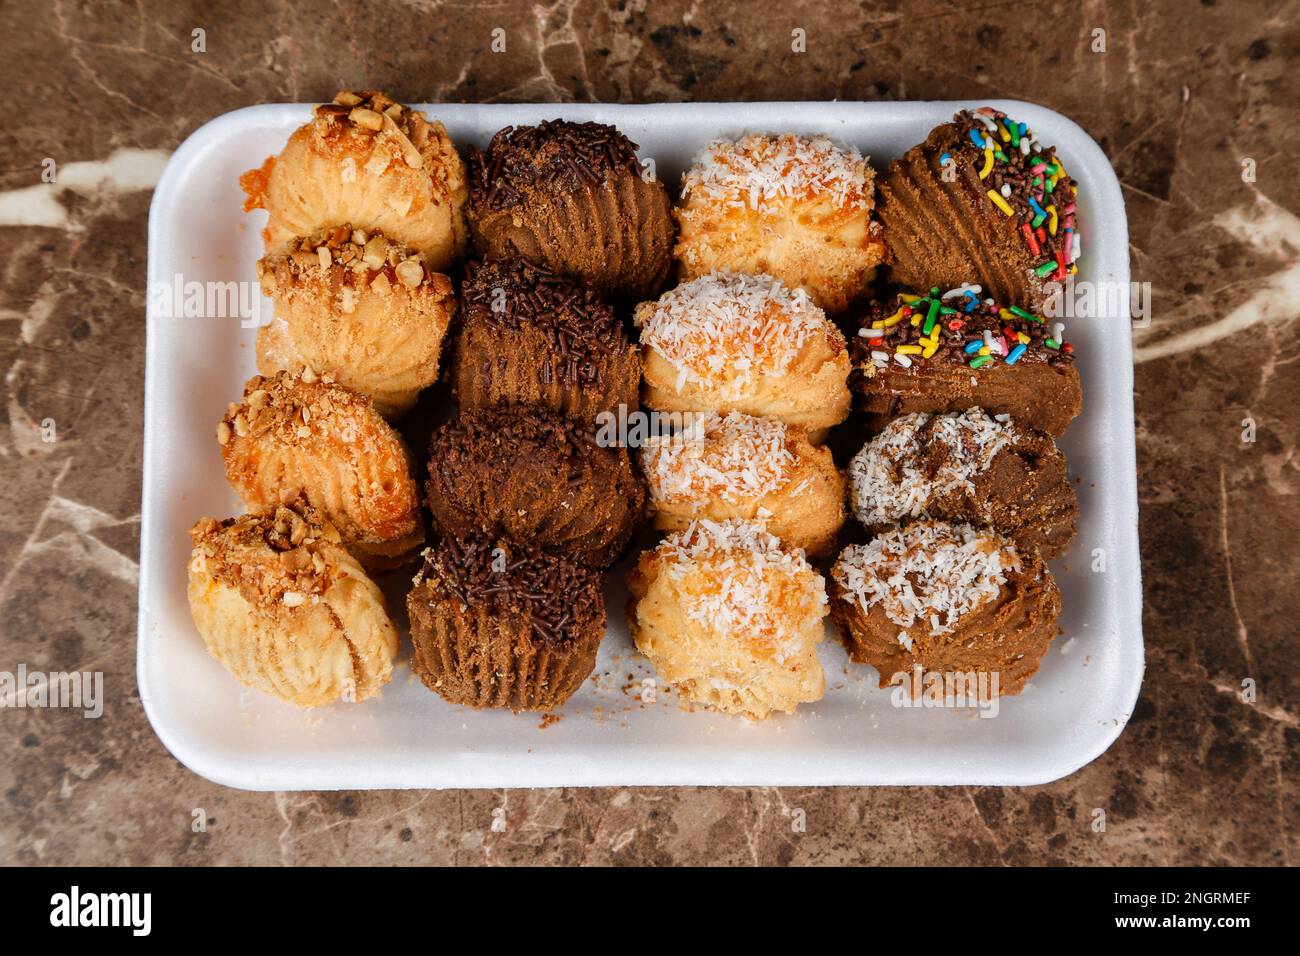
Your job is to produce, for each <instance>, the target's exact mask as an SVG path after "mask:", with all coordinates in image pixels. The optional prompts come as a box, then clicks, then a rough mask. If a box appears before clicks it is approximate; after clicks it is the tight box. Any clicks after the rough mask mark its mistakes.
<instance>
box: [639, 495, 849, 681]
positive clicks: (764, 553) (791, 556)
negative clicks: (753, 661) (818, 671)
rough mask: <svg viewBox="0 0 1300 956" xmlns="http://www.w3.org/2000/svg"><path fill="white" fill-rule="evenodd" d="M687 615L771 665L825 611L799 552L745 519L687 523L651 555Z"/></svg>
mask: <svg viewBox="0 0 1300 956" xmlns="http://www.w3.org/2000/svg"><path fill="white" fill-rule="evenodd" d="M655 552H656V554H657V555H659V556H660V557H662V558H666V559H667V561H666V565H665V571H664V573H665V574H667V575H668V577H669V580H671V581H673V582H674V584H675V585H676V587H677V589H678V592H679V593H680V594H681V595H682V598H683V610H684V611H685V612H686V615H687V617H689V618H690V619H691V620H693V621H697V622H699V623H700V624H702V625H704V626H705V627H707V628H709V629H710V630H711V631H713V632H715V633H719V634H726V635H728V636H731V637H737V638H741V639H744V640H747V641H749V642H751V643H754V644H758V645H760V646H763V647H764V648H766V649H768V650H770V651H771V652H772V653H773V654H774V656H775V657H776V659H777V660H778V661H783V660H785V659H786V658H787V657H789V656H791V655H793V654H796V653H798V652H799V650H800V646H801V633H800V632H801V629H802V628H804V627H806V625H807V623H808V621H809V620H810V619H812V620H816V619H819V618H820V617H822V616H823V615H824V614H825V613H826V582H825V581H824V580H823V579H822V576H821V575H820V574H818V573H817V572H816V571H814V570H813V568H812V565H810V564H809V563H808V561H807V559H806V558H804V555H803V552H802V551H801V550H799V549H792V550H786V549H783V548H782V547H781V542H780V541H778V540H777V538H776V536H775V535H772V534H769V533H768V532H767V531H766V530H764V528H763V527H762V525H759V524H756V523H754V522H751V521H741V520H739V519H734V518H733V519H728V520H726V521H708V520H705V519H701V520H699V521H693V522H691V524H690V526H689V527H687V528H686V529H685V530H684V531H678V532H677V533H675V534H671V535H669V536H668V537H667V538H665V539H664V540H663V542H661V543H660V545H659V546H658V547H657V548H656V549H655Z"/></svg>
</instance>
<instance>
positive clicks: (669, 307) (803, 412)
mask: <svg viewBox="0 0 1300 956" xmlns="http://www.w3.org/2000/svg"><path fill="white" fill-rule="evenodd" d="M635 319H636V324H637V325H638V326H639V327H640V329H641V345H642V353H643V354H642V359H643V364H644V375H645V386H644V388H643V390H642V396H641V397H642V401H643V402H644V404H645V405H647V406H648V407H650V408H653V409H657V410H659V411H668V412H673V411H738V412H744V413H746V414H748V415H756V416H760V417H763V416H765V417H770V418H779V419H781V420H782V421H784V422H786V423H788V424H791V425H802V426H803V427H804V428H807V429H808V431H809V432H810V433H811V440H813V441H820V440H821V436H822V435H823V434H824V433H825V430H826V429H827V428H829V427H830V426H831V425H836V424H839V423H840V422H842V421H843V420H844V419H845V418H846V417H848V414H849V402H850V398H849V389H848V385H847V382H848V377H849V353H848V349H847V348H846V346H845V343H844V336H843V335H842V334H841V333H840V330H839V329H837V328H836V327H835V326H834V325H832V324H831V323H830V322H829V321H827V319H826V314H825V313H824V312H823V311H822V310H821V309H820V308H818V307H817V306H816V305H814V304H813V303H812V302H811V301H809V299H808V297H807V296H806V295H805V294H803V293H802V292H799V291H798V290H793V289H791V288H790V287H789V286H787V285H786V284H785V283H783V282H782V281H781V280H780V279H773V278H772V277H771V276H766V275H759V276H751V275H744V274H741V273H732V272H720V273H716V274H712V275H707V276H701V277H700V278H698V279H693V280H691V281H690V282H687V283H684V284H682V285H679V286H678V287H677V288H675V289H672V290H670V291H668V292H665V293H664V294H663V295H662V296H660V297H659V299H658V301H655V302H643V303H641V305H639V306H637V309H636V316H635Z"/></svg>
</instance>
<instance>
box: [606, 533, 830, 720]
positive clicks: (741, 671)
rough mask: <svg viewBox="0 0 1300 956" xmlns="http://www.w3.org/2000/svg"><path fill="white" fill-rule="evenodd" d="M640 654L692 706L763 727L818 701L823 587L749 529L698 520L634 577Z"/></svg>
mask: <svg viewBox="0 0 1300 956" xmlns="http://www.w3.org/2000/svg"><path fill="white" fill-rule="evenodd" d="M628 588H629V589H630V591H631V592H632V600H631V602H630V603H629V605H628V624H629V627H630V629H631V631H632V637H633V639H634V640H635V641H636V646H637V649H638V650H640V651H641V653H643V654H645V656H646V657H648V658H650V662H651V663H652V664H654V667H655V670H656V671H657V672H658V673H659V676H660V677H662V678H663V679H664V680H666V681H669V682H670V683H672V684H674V685H675V686H676V687H677V688H678V690H679V692H680V693H681V694H682V696H683V697H684V698H685V699H687V700H690V701H693V702H695V703H699V704H705V705H707V706H710V707H714V708H717V709H718V710H720V711H723V712H724V713H729V714H741V715H744V716H746V717H749V718H751V719H754V720H760V719H762V718H764V717H766V716H767V715H768V714H770V713H771V712H772V711H773V710H780V711H784V712H786V713H792V712H793V711H794V709H795V708H796V707H797V706H798V705H799V704H802V703H809V702H811V701H815V700H820V699H821V696H822V693H823V691H824V690H825V686H826V680H825V676H824V675H823V673H822V666H821V662H820V661H819V660H818V659H817V645H818V644H819V643H820V642H821V640H822V634H823V626H822V618H824V617H825V616H826V586H825V582H824V581H823V580H822V577H821V575H819V574H818V573H817V572H816V571H815V570H813V568H812V566H811V565H809V564H808V562H807V561H806V560H805V559H804V557H803V555H802V554H801V553H800V552H798V551H794V550H789V549H785V548H782V547H781V543H780V542H779V541H778V540H777V539H776V537H775V536H774V535H771V534H769V533H768V532H766V531H764V530H763V529H762V527H760V526H759V525H757V524H754V523H752V522H747V521H739V520H728V521H721V522H715V521H707V520H704V521H697V522H694V523H692V524H691V525H690V526H689V527H687V528H686V529H685V530H684V531H679V532H676V533H674V534H672V535H669V536H668V537H667V538H666V539H664V541H663V542H662V543H661V544H660V545H659V546H658V547H657V548H654V549H653V550H651V551H647V552H645V553H644V554H642V555H641V558H640V560H639V561H638V562H637V564H636V566H635V567H634V568H633V569H632V570H631V571H630V572H629V573H628Z"/></svg>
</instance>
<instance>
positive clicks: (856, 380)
mask: <svg viewBox="0 0 1300 956" xmlns="http://www.w3.org/2000/svg"><path fill="white" fill-rule="evenodd" d="M981 292H982V289H981V287H980V286H979V285H971V284H964V285H960V286H956V287H954V288H952V289H949V290H947V291H946V292H945V291H941V288H940V287H938V286H933V287H931V288H930V290H929V291H928V292H924V293H921V294H916V293H909V292H904V293H900V294H899V296H898V297H897V299H896V300H894V301H892V302H874V303H872V306H871V308H870V309H869V310H868V312H867V315H866V317H865V318H864V319H863V321H862V327H861V328H859V329H858V334H857V335H856V336H855V337H854V340H853V348H852V352H853V375H852V377H851V378H850V383H849V384H850V387H851V388H852V389H853V390H854V391H855V392H856V393H857V394H858V402H859V405H860V407H861V409H862V411H863V412H864V413H865V416H866V424H867V427H868V428H869V429H870V430H872V431H879V430H880V429H881V428H883V427H884V426H885V424H886V423H887V422H889V421H890V420H892V419H894V418H897V417H898V416H900V415H908V414H911V413H912V412H964V411H965V410H966V409H968V408H970V407H972V406H979V407H980V408H983V409H984V410H985V411H986V412H988V413H989V414H990V415H1010V416H1011V417H1012V418H1013V419H1015V421H1016V422H1017V424H1019V425H1021V426H1023V427H1025V428H1036V429H1038V430H1040V431H1045V432H1047V433H1048V434H1049V435H1060V434H1061V433H1062V432H1064V431H1065V429H1066V427H1067V426H1068V425H1069V424H1070V422H1071V421H1072V420H1073V419H1074V417H1075V416H1076V415H1078V414H1079V412H1080V410H1081V409H1082V408H1083V388H1082V384H1081V382H1080V379H1079V369H1078V368H1077V366H1076V365H1075V362H1074V345H1073V344H1072V343H1070V342H1068V341H1066V339H1065V323H1063V322H1057V321H1052V320H1049V319H1047V318H1044V317H1043V316H1042V315H1039V314H1037V313H1035V312H1031V311H1029V310H1028V309H1024V308H1021V307H1020V306H1017V305H1006V304H1003V303H999V302H998V301H996V300H994V299H991V298H981Z"/></svg>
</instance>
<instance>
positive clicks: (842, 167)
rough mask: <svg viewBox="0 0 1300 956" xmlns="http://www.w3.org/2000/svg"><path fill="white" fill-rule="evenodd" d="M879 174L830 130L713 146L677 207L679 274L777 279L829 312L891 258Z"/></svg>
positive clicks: (856, 294) (846, 300) (841, 306)
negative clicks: (877, 213) (876, 214)
mask: <svg viewBox="0 0 1300 956" xmlns="http://www.w3.org/2000/svg"><path fill="white" fill-rule="evenodd" d="M874 188H875V187H874V173H873V172H872V171H871V167H870V166H868V165H867V161H866V160H865V159H863V158H862V155H861V154H860V153H859V152H858V151H857V150H856V149H853V148H851V147H850V148H845V147H841V146H837V145H835V144H834V143H832V142H831V141H830V140H829V139H827V138H826V137H825V136H814V137H803V136H793V135H788V134H787V135H784V136H761V135H752V136H745V137H743V138H742V139H740V140H737V141H735V142H731V141H728V140H717V141H715V142H713V143H710V144H709V145H708V146H707V147H706V148H705V150H704V152H703V153H702V154H701V156H700V157H699V158H698V159H697V160H696V161H695V164H694V165H693V166H692V167H691V168H690V170H689V171H688V172H687V173H686V176H685V178H684V179H683V181H682V197H681V201H680V203H679V204H678V207H677V209H676V210H675V214H676V216H677V221H678V224H679V227H680V233H679V236H678V240H677V248H676V250H675V255H676V257H677V261H678V263H679V264H680V266H681V272H682V277H683V278H684V279H693V278H697V277H698V276H702V275H708V274H709V273H711V272H718V271H734V272H748V273H750V274H754V275H757V274H760V273H763V274H767V275H772V276H775V277H776V278H778V279H780V280H781V281H783V282H784V283H785V284H786V285H788V286H790V287H791V288H802V289H804V290H805V291H806V292H807V293H808V294H809V295H810V296H811V297H812V299H813V301H814V302H816V303H817V305H819V306H820V307H821V308H823V309H825V310H827V311H828V312H840V311H843V310H844V309H845V308H846V307H847V306H848V305H849V303H850V302H852V301H853V300H854V299H856V298H857V297H859V296H860V295H862V294H863V293H864V292H865V291H866V290H867V286H868V285H869V284H870V283H871V280H872V279H873V278H874V277H875V273H876V267H877V266H878V265H879V264H880V263H881V262H883V261H884V259H885V257H886V249H885V243H884V241H883V239H882V237H881V230H880V226H879V224H877V223H876V222H874V221H873V220H872V218H871V215H872V208H873V206H874V203H875V197H874Z"/></svg>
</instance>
